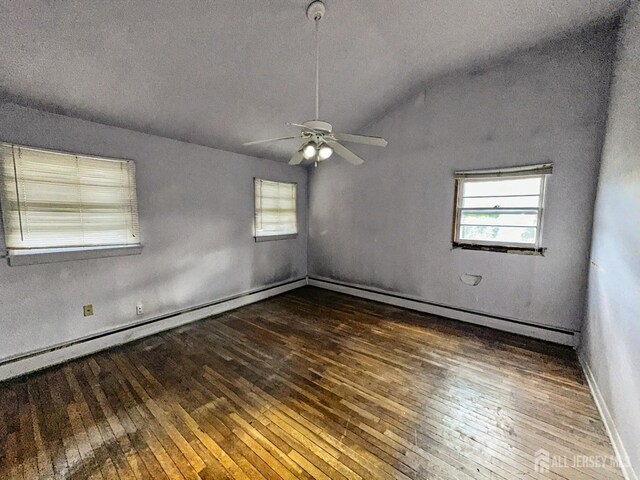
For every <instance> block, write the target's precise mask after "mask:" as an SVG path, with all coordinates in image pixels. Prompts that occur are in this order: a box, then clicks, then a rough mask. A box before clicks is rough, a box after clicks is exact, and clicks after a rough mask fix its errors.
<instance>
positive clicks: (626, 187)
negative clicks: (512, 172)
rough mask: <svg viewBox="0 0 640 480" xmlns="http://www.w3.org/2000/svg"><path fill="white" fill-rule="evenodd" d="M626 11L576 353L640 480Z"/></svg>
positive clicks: (636, 96) (638, 297)
mask: <svg viewBox="0 0 640 480" xmlns="http://www.w3.org/2000/svg"><path fill="white" fill-rule="evenodd" d="M632 5H633V7H632V9H630V10H629V12H628V14H627V16H626V18H625V19H624V20H623V25H622V29H621V32H620V37H619V43H618V52H617V61H616V66H615V69H614V81H613V84H612V90H611V102H610V106H609V116H608V120H607V133H606V139H605V144H604V149H603V153H602V168H601V171H600V181H599V185H598V195H597V200H596V211H595V218H594V226H593V249H592V252H591V269H590V272H589V289H588V309H587V319H586V321H585V329H584V330H585V332H584V336H583V340H584V344H583V346H582V352H581V353H582V354H583V358H584V359H585V360H586V362H587V363H588V365H589V366H590V368H591V371H592V372H593V375H594V378H595V381H596V383H597V385H598V388H599V390H600V393H601V395H602V397H603V398H604V401H605V403H606V405H607V408H608V410H609V414H610V415H611V417H612V419H613V423H614V424H615V425H616V427H617V430H618V433H619V435H620V438H621V440H622V443H623V444H624V445H625V448H626V450H627V453H628V454H629V456H630V457H631V460H632V462H633V466H634V468H635V472H636V475H640V3H638V2H633V4H632Z"/></svg>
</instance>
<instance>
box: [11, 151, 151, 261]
mask: <svg viewBox="0 0 640 480" xmlns="http://www.w3.org/2000/svg"><path fill="white" fill-rule="evenodd" d="M0 168H1V170H0V172H1V173H2V177H1V180H2V182H1V183H2V184H1V185H0V186H1V188H2V195H1V198H2V219H3V224H4V241H5V246H6V248H7V250H9V255H10V256H11V255H19V254H25V253H51V252H52V251H60V250H62V251H69V250H74V249H103V248H105V247H122V246H139V245H140V234H139V227H138V206H137V200H136V185H135V164H134V163H133V162H132V161H130V160H111V159H104V158H97V157H90V156H85V155H75V154H70V153H61V152H55V151H49V150H43V149H38V148H32V147H24V146H18V145H11V144H0Z"/></svg>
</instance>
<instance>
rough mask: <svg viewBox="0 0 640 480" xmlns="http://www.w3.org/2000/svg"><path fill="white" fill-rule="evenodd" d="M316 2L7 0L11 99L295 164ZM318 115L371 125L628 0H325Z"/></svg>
mask: <svg viewBox="0 0 640 480" xmlns="http://www.w3.org/2000/svg"><path fill="white" fill-rule="evenodd" d="M308 3H309V1H307V0H270V1H266V0H215V1H213V0H211V1H204V0H180V1H168V0H167V1H165V0H162V1H157V0H136V1H127V0H109V1H90V0H84V1H81V0H66V1H45V0H41V1H34V0H20V1H15V2H10V1H4V2H2V3H1V5H0V45H1V47H0V99H1V100H3V101H13V102H16V103H21V104H26V105H30V106H33V107H35V108H40V109H43V110H49V111H54V112H59V113H64V114H66V115H70V116H75V117H80V118H85V119H88V120H93V121H97V122H101V123H105V124H109V125H116V126H120V127H124V128H129V129H132V130H138V131H142V132H147V133H153V134H157V135H162V136H165V137H170V138H175V139H179V140H184V141H187V142H192V143H197V144H201V145H207V146H212V147H217V148H222V149H225V150H230V151H235V152H240V153H246V154H250V155H256V156H261V157H265V158H274V159H278V160H286V159H288V158H289V157H290V155H291V152H292V149H293V148H294V147H295V146H296V144H295V143H293V144H292V143H287V142H283V143H280V144H269V145H264V146H259V147H258V146H256V147H243V146H242V143H243V142H244V141H247V140H255V139H260V138H268V137H274V136H281V135H283V134H284V135H286V134H288V133H292V134H293V133H296V130H295V129H293V130H292V127H288V126H287V125H285V123H286V122H290V121H294V122H302V121H305V120H310V119H312V117H313V114H314V99H313V95H314V78H315V73H314V26H313V23H312V22H310V21H309V20H307V18H306V16H305V10H306V7H307V4H308ZM325 3H326V5H327V16H326V18H325V20H323V21H322V24H321V71H320V74H321V86H320V88H321V102H320V117H321V118H322V119H326V120H329V121H330V122H331V123H333V125H334V128H335V129H336V130H339V131H352V130H354V129H357V128H358V127H361V126H362V125H364V124H367V123H368V121H369V119H372V118H374V117H375V116H377V115H380V114H381V113H382V112H383V111H384V110H385V109H387V108H389V107H390V106H392V105H393V104H394V103H395V102H397V101H398V100H399V99H400V98H401V97H402V96H404V95H405V93H406V92H407V91H408V90H409V89H411V88H415V85H417V84H420V82H424V81H426V80H427V79H429V78H433V77H434V76H437V75H441V74H443V73H446V72H448V71H451V70H455V69H459V68H462V67H464V66H465V65H469V64H478V63H482V62H483V61H488V60H490V59H492V58H495V57H496V56H501V55H504V54H505V53H507V52H509V51H513V50H515V49H518V48H521V47H526V46H528V45H533V44H536V43H537V42H540V41H542V40H545V39H547V38H552V37H554V36H556V35H558V34H560V33H562V32H565V31H570V30H574V29H577V28H580V27H582V26H585V25H588V24H590V23H594V22H598V21H600V20H602V19H604V18H608V17H611V16H613V15H615V13H616V12H617V10H618V9H619V8H620V7H621V6H622V5H623V3H624V0H484V1H478V0H326V2H325Z"/></svg>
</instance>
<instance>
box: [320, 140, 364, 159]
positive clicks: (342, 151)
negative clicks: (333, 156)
mask: <svg viewBox="0 0 640 480" xmlns="http://www.w3.org/2000/svg"><path fill="white" fill-rule="evenodd" d="M326 143H327V145H329V146H330V147H331V148H333V151H334V152H335V153H337V154H338V155H340V156H341V157H342V158H344V159H345V160H346V161H347V162H349V163H351V164H353V165H362V164H363V163H364V160H363V159H361V158H360V157H359V156H358V155H356V154H355V153H353V152H352V151H351V150H349V149H348V148H347V147H345V146H343V145H340V144H339V143H338V142H334V141H333V140H327V141H326Z"/></svg>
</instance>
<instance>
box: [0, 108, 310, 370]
mask: <svg viewBox="0 0 640 480" xmlns="http://www.w3.org/2000/svg"><path fill="white" fill-rule="evenodd" d="M0 139H2V140H5V141H10V142H16V143H24V144H28V145H35V146H40V147H49V148H54V149H60V150H68V151H72V152H81V153H89V154H96V155H106V156H111V157H124V158H131V159H133V160H135V161H136V164H137V184H138V202H139V214H140V222H141V235H142V243H143V245H144V250H143V253H142V254H141V255H137V256H129V257H116V258H101V259H94V260H79V261H72V262H64V263H52V264H46V265H32V266H22V267H9V266H7V264H6V262H5V261H2V262H0V292H1V293H0V332H2V333H1V334H0V359H1V358H6V357H8V356H11V355H14V354H19V353H23V352H28V351H31V350H34V349H38V348H43V347H47V346H50V345H53V344H56V343H60V342H64V341H68V340H71V339H74V338H78V337H82V336H85V335H88V334H91V333H94V332H97V331H101V330H105V329H110V328H113V327H116V326H120V325H125V324H127V323H129V322H133V321H137V320H140V318H141V317H136V314H135V311H136V304H137V303H138V302H142V303H143V304H144V309H145V315H144V316H143V317H142V318H146V317H153V316H156V315H160V314H164V313H168V312H173V311H176V310H178V309H181V308H186V307H191V306H195V305H199V304H202V303H206V302H211V301H214V300H217V299H220V298H222V297H225V296H229V295H233V294H237V293H242V292H245V291H247V290H250V289H254V288H257V287H261V286H265V285H270V284H274V283H277V282H282V281H286V280H290V279H297V278H300V277H303V276H304V275H305V274H306V244H307V235H306V231H307V227H306V214H305V212H306V198H307V193H306V177H307V175H306V172H305V170H304V169H303V168H299V167H295V168H293V167H290V166H288V165H286V164H282V163H278V162H274V161H269V160H264V159H258V158H252V157H247V156H243V155H239V154H235V153H229V152H225V151H220V150H214V149H211V148H206V147H200V146H195V145H191V144H187V143H181V142H178V141H175V140H168V139H164V138H160V137H154V136H151V135H145V134H141V133H136V132H132V131H128V130H123V129H118V128H114V127H107V126H104V125H99V124H95V123H90V122H86V121H82V120H77V119H72V118H68V117H63V116H58V115H53V114H46V113H42V112H39V111H36V110H31V109H27V108H23V107H18V106H15V105H10V104H4V105H1V106H0ZM254 176H257V177H264V178H269V179H273V180H287V181H295V182H298V199H299V201H298V212H299V214H298V220H299V230H300V232H301V233H300V234H299V235H298V238H297V239H294V240H279V241H270V242H261V243H255V242H254V240H253V236H252V234H253V232H252V228H253V177H254ZM87 303H92V304H93V306H94V311H95V314H94V316H93V317H87V318H85V317H83V315H82V306H83V305H84V304H87Z"/></svg>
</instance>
